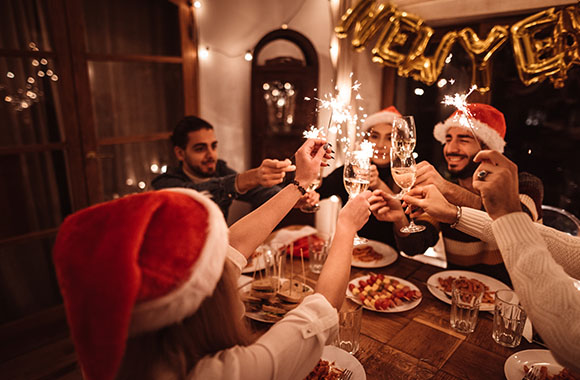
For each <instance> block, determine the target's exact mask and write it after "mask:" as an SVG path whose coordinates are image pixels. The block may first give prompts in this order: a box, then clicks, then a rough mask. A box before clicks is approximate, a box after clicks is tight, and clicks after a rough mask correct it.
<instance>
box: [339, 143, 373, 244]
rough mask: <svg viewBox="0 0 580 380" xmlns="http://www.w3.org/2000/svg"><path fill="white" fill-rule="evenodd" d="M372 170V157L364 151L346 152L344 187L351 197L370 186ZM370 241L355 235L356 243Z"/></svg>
mask: <svg viewBox="0 0 580 380" xmlns="http://www.w3.org/2000/svg"><path fill="white" fill-rule="evenodd" d="M370 172H371V159H370V157H368V156H367V155H365V154H364V153H363V152H362V151H352V152H346V155H345V158H344V173H343V180H344V187H345V189H346V191H347V192H348V196H349V198H354V197H356V196H357V195H359V194H360V193H362V192H363V191H365V190H366V189H368V187H369V183H370ZM366 243H368V240H367V239H365V238H361V237H360V236H358V234H356V235H355V237H354V245H361V244H366Z"/></svg>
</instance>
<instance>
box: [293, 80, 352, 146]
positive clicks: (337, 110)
mask: <svg viewBox="0 0 580 380" xmlns="http://www.w3.org/2000/svg"><path fill="white" fill-rule="evenodd" d="M351 77H352V73H351ZM360 86H361V83H360V82H359V81H358V80H356V81H355V82H354V84H353V85H352V86H351V87H348V91H349V93H348V94H346V92H343V91H339V89H338V87H335V88H334V90H335V92H338V95H337V96H335V95H333V94H331V93H327V94H324V96H322V98H317V97H314V100H316V101H317V102H318V106H317V111H320V110H322V109H327V110H330V118H329V120H328V125H327V126H326V131H327V132H326V133H325V131H323V130H322V129H319V128H315V127H314V126H311V127H310V130H309V131H305V132H304V133H303V136H304V137H305V138H310V137H319V136H324V137H326V135H327V134H328V133H336V134H337V135H338V136H341V137H340V139H339V140H340V141H341V142H344V143H346V145H348V144H349V138H348V137H347V136H345V135H344V133H343V130H342V125H343V124H345V123H351V124H354V125H355V126H356V128H357V129H359V128H360V127H359V126H358V122H359V117H358V115H357V114H356V112H355V110H354V108H353V106H352V105H351V104H349V103H348V100H349V98H350V93H352V92H355V93H356V95H355V99H356V100H361V99H362V97H361V96H360V94H359V93H358V91H359V89H360ZM304 99H305V100H312V98H309V97H305V98H304ZM358 110H362V108H361V107H358Z"/></svg>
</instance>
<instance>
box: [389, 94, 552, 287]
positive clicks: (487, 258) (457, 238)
mask: <svg viewBox="0 0 580 380" xmlns="http://www.w3.org/2000/svg"><path fill="white" fill-rule="evenodd" d="M468 109H469V112H468V113H467V114H464V113H463V112H461V111H456V112H455V113H453V114H452V115H451V116H450V117H449V118H448V119H447V120H445V122H443V123H438V124H437V125H435V128H434V130H433V136H434V137H435V139H436V140H437V141H439V142H440V143H441V144H443V155H444V157H445V161H446V162H447V169H448V171H449V173H450V174H451V176H452V178H451V180H446V179H445V178H443V176H442V175H441V174H439V173H438V172H437V170H436V169H435V168H434V167H433V166H432V165H431V164H430V163H428V162H426V161H423V162H420V163H419V164H417V179H416V181H415V185H414V188H416V189H420V188H421V187H423V186H426V185H434V186H435V187H437V189H438V190H439V192H441V193H442V194H443V195H444V196H445V198H446V199H447V200H448V201H449V202H450V203H452V204H454V205H456V206H457V216H456V221H455V223H451V224H446V223H438V222H437V221H436V220H434V219H433V218H431V217H430V216H429V215H427V214H424V215H422V216H421V217H419V218H418V219H417V221H416V222H417V223H418V224H423V225H425V226H426V227H427V229H426V230H425V231H423V232H419V233H414V234H408V235H406V236H404V235H400V234H397V235H396V238H397V243H398V246H399V248H400V249H401V250H402V251H404V252H405V253H406V254H409V255H415V254H420V253H423V252H425V250H426V249H427V248H429V247H430V246H433V245H434V244H435V243H436V242H437V240H438V238H439V231H441V232H442V235H443V241H444V243H445V253H446V256H447V263H448V269H467V268H469V270H472V271H475V272H479V273H484V274H488V275H491V276H493V277H495V278H498V279H500V280H502V281H504V282H505V283H507V284H510V283H511V281H510V279H509V275H508V273H507V271H506V269H505V266H504V265H503V260H502V256H501V254H500V252H499V249H498V247H497V246H496V245H495V244H488V243H485V242H483V241H481V240H479V239H477V238H474V237H472V236H470V235H467V234H465V233H463V232H461V231H458V230H456V229H455V228H454V227H455V225H456V224H457V221H458V220H459V218H460V217H461V207H462V206H465V207H471V208H475V209H482V210H483V204H482V201H481V197H480V195H479V193H478V192H477V191H476V190H475V189H474V188H473V182H472V177H473V174H474V172H475V170H476V169H477V166H478V163H475V162H474V161H473V158H474V157H475V155H476V154H477V153H478V152H479V151H480V150H483V149H493V150H496V151H499V152H503V150H504V146H505V140H504V137H505V133H506V123H505V119H504V116H503V114H502V113H501V112H500V111H499V110H497V109H496V108H494V107H492V106H489V105H487V104H479V103H473V104H470V105H469V106H468ZM479 174H480V175H481V176H482V177H485V172H483V173H479ZM519 193H520V202H521V204H522V209H523V210H524V211H525V212H526V213H527V214H528V215H529V216H530V218H531V219H532V220H533V221H538V220H539V219H541V204H542V199H543V185H542V182H541V180H540V179H539V178H537V177H535V176H533V175H531V174H529V173H519Z"/></svg>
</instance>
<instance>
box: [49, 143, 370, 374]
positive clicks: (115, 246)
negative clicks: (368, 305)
mask: <svg viewBox="0 0 580 380" xmlns="http://www.w3.org/2000/svg"><path fill="white" fill-rule="evenodd" d="M323 144H324V141H322V140H308V141H307V142H306V143H304V145H303V146H302V147H301V148H300V149H299V150H298V151H297V152H296V155H295V157H296V176H295V180H294V181H293V182H292V184H290V185H288V186H286V187H285V188H284V189H282V191H280V192H279V193H278V194H277V195H275V196H274V197H273V198H271V199H270V200H269V201H268V202H266V203H265V204H263V205H262V206H261V207H260V208H258V209H257V210H255V211H254V212H252V213H251V214H248V215H247V216H246V217H244V218H242V219H241V220H240V221H238V222H237V223H236V224H234V225H233V226H232V227H231V228H230V229H229V243H228V229H227V227H226V224H225V221H224V219H223V216H222V214H221V212H220V210H219V208H218V207H217V205H216V204H215V203H213V202H212V201H211V200H210V199H208V198H206V197H204V196H203V195H201V194H199V193H197V192H195V191H193V190H189V189H168V190H162V191H157V192H147V193H143V194H139V195H133V196H127V197H124V198H121V199H118V200H115V201H112V202H107V203H103V204H99V205H96V206H93V207H90V208H88V209H85V210H82V211H80V212H77V213H75V214H73V215H71V216H69V217H68V218H67V219H66V220H65V222H64V223H63V225H62V226H61V229H60V231H59V234H58V236H57V241H56V243H55V247H54V252H53V256H54V262H55V266H56V271H57V277H58V280H59V285H60V288H61V291H62V295H63V299H64V304H65V308H66V312H67V318H68V322H69V325H70V328H71V334H72V338H73V341H74V343H75V348H76V351H77V354H78V359H79V363H80V365H81V369H82V372H83V376H84V377H85V379H87V380H109V379H115V378H116V379H197V378H199V379H225V378H227V379H299V378H303V377H305V376H306V375H307V374H308V373H309V372H310V371H311V370H312V369H313V368H314V366H315V365H316V363H317V362H318V359H319V358H320V355H321V353H322V349H323V347H324V345H325V344H327V343H328V342H329V341H330V340H331V339H332V338H333V336H334V334H335V333H336V331H337V329H338V317H337V312H336V309H338V308H340V306H341V304H342V302H343V300H344V295H345V289H346V284H347V282H348V278H349V273H350V260H351V252H352V241H353V237H354V235H355V233H356V231H357V230H359V229H360V228H361V227H362V226H363V225H364V223H365V222H366V221H367V219H368V217H369V214H370V211H369V203H368V198H369V197H370V192H365V193H363V194H361V195H360V196H358V197H357V198H355V199H353V200H352V201H350V202H349V203H348V204H347V205H346V206H345V207H344V208H343V210H342V211H341V213H340V215H339V220H338V224H337V231H336V234H335V237H334V240H333V243H332V246H331V248H330V251H329V255H328V259H327V262H326V264H325V266H324V268H323V270H322V273H321V274H320V277H319V279H318V283H317V285H316V289H315V294H313V295H310V296H308V297H306V298H305V299H304V300H303V302H302V303H301V304H300V306H298V307H297V308H296V309H294V310H293V311H290V312H288V314H287V315H286V316H285V317H284V318H283V319H282V320H281V321H280V322H278V323H277V324H275V325H274V326H273V327H272V328H271V329H270V330H269V331H268V332H266V333H265V334H264V335H263V336H261V337H260V338H258V339H255V337H253V336H252V334H251V332H250V330H249V329H248V327H247V326H246V324H245V323H244V319H243V315H244V306H243V304H242V302H241V299H240V296H239V293H238V289H237V277H238V276H239V274H240V270H241V268H242V267H243V266H244V265H245V263H246V258H248V257H249V256H250V255H251V254H252V253H253V252H254V250H255V248H256V247H257V246H258V245H259V244H261V243H262V242H263V241H264V239H265V238H266V237H267V236H268V235H269V234H270V233H271V231H272V230H273V229H274V227H275V226H276V225H277V224H278V223H279V222H280V221H281V220H282V218H283V217H284V216H285V215H286V213H287V212H288V211H289V210H290V209H291V208H292V206H293V205H294V204H295V203H296V202H297V201H298V199H299V198H300V197H301V196H302V194H303V193H304V192H305V190H304V189H305V188H306V187H307V186H308V184H310V183H311V182H312V181H313V180H314V179H315V177H316V174H317V172H318V170H319V168H320V165H321V162H322V158H323V157H324V156H325V155H327V156H329V154H330V150H327V149H325V148H326V147H325V148H323ZM327 158H328V157H327Z"/></svg>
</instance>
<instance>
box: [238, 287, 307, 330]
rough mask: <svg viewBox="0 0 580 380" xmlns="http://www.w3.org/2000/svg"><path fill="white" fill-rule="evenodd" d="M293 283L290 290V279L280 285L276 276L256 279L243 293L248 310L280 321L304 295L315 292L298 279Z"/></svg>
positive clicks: (274, 320)
mask: <svg viewBox="0 0 580 380" xmlns="http://www.w3.org/2000/svg"><path fill="white" fill-rule="evenodd" d="M292 285H293V286H292V292H290V281H285V282H284V283H283V284H282V286H278V282H277V279H276V278H264V279H259V280H254V281H253V282H252V284H251V287H250V290H249V291H245V292H242V294H241V295H242V300H243V301H244V305H245V307H246V312H253V313H259V314H260V317H261V318H262V319H264V320H267V321H271V322H276V321H279V320H280V319H282V318H283V317H284V315H286V313H287V312H288V311H290V310H293V309H295V308H296V307H297V306H298V304H299V303H300V302H302V300H303V299H304V297H306V296H307V295H309V294H312V293H313V292H314V291H313V290H312V288H310V287H308V286H306V285H304V284H303V283H301V282H299V281H296V280H294V281H292Z"/></svg>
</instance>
